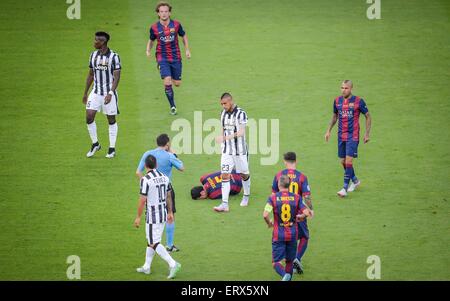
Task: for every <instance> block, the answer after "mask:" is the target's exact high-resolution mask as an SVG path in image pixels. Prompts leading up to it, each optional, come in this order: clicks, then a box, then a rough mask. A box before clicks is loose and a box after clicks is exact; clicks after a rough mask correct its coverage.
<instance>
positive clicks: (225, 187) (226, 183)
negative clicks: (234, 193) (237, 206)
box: [222, 180, 230, 205]
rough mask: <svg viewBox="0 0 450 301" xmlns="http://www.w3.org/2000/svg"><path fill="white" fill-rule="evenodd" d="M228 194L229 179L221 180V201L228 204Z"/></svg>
mask: <svg viewBox="0 0 450 301" xmlns="http://www.w3.org/2000/svg"><path fill="white" fill-rule="evenodd" d="M229 196H230V180H228V181H225V180H222V202H223V203H226V204H227V205H228V197H229Z"/></svg>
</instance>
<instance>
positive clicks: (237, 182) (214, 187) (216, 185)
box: [200, 170, 242, 199]
mask: <svg viewBox="0 0 450 301" xmlns="http://www.w3.org/2000/svg"><path fill="white" fill-rule="evenodd" d="M200 182H201V183H202V185H203V188H204V189H205V190H206V193H207V194H208V198H210V199H220V198H222V177H221V172H220V171H216V172H213V173H210V174H206V175H203V176H202V177H201V178H200ZM241 189H242V178H241V175H240V174H237V173H236V171H235V170H233V171H232V172H231V181H230V195H235V194H239V192H241Z"/></svg>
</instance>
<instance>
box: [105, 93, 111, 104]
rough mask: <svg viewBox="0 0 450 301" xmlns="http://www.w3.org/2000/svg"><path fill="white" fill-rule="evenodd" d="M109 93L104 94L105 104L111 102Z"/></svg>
mask: <svg viewBox="0 0 450 301" xmlns="http://www.w3.org/2000/svg"><path fill="white" fill-rule="evenodd" d="M111 97H112V96H111V94H106V96H105V105H107V104H109V103H110V102H111Z"/></svg>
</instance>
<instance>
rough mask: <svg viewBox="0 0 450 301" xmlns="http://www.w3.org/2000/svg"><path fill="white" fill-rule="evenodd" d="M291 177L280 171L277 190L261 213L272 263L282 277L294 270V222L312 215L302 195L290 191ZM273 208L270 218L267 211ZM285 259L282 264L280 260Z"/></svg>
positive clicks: (287, 278)
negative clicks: (269, 232)
mask: <svg viewBox="0 0 450 301" xmlns="http://www.w3.org/2000/svg"><path fill="white" fill-rule="evenodd" d="M290 182H291V180H290V179H289V176H287V175H282V176H281V177H280V179H279V180H278V189H279V192H277V193H274V194H272V195H271V196H270V197H269V198H268V199H267V204H266V207H265V208H264V213H263V217H264V220H265V222H266V223H267V226H268V227H269V228H273V232H272V265H273V268H274V269H275V271H276V272H277V273H278V274H279V275H280V276H281V277H282V280H283V281H290V280H291V278H292V273H293V270H294V267H293V262H294V259H295V254H296V252H297V235H298V228H297V223H298V222H300V221H302V220H304V219H305V218H306V217H307V216H311V213H310V211H309V210H308V209H307V208H306V207H305V205H303V203H302V197H301V196H300V195H298V194H294V193H292V192H289V185H290ZM271 212H273V220H271V219H270V218H269V214H270V213H271ZM283 259H284V260H285V266H284V267H283V265H282V264H281V262H282V261H283Z"/></svg>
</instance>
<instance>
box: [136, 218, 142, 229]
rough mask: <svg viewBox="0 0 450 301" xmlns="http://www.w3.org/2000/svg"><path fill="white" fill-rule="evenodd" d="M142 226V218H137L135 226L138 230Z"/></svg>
mask: <svg viewBox="0 0 450 301" xmlns="http://www.w3.org/2000/svg"><path fill="white" fill-rule="evenodd" d="M140 225H141V218H140V217H136V219H135V220H134V226H135V227H136V228H139V226H140Z"/></svg>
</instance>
